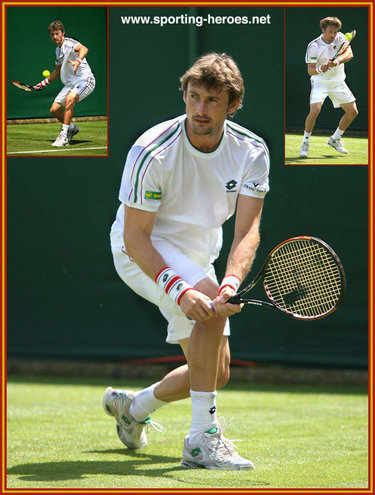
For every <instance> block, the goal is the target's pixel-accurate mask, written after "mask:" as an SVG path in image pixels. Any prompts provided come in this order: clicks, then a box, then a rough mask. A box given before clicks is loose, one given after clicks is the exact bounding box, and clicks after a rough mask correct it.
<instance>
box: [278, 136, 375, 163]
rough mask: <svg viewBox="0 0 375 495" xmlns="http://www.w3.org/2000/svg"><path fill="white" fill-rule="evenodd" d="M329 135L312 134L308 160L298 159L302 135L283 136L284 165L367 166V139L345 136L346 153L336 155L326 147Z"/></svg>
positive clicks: (335, 152) (336, 153) (343, 139)
mask: <svg viewBox="0 0 375 495" xmlns="http://www.w3.org/2000/svg"><path fill="white" fill-rule="evenodd" d="M329 137H330V134H329V133H327V134H326V135H325V134H324V135H318V134H312V136H311V138H310V150H309V156H308V158H300V157H299V150H300V147H301V144H302V138H303V133H301V134H286V135H285V164H287V165H368V163H369V160H368V139H367V137H363V136H349V135H345V134H344V136H343V138H342V141H343V143H344V147H345V148H346V149H347V150H348V153H347V154H346V155H344V154H343V153H338V152H337V151H336V150H335V149H333V148H332V147H331V146H328V145H327V141H328V139H329Z"/></svg>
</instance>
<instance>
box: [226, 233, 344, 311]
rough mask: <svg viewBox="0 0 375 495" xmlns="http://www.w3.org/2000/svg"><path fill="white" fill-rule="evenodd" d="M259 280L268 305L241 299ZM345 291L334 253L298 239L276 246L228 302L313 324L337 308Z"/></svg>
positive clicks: (306, 239)
mask: <svg viewBox="0 0 375 495" xmlns="http://www.w3.org/2000/svg"><path fill="white" fill-rule="evenodd" d="M260 279H262V281H263V286H264V289H265V291H266V294H267V296H268V298H269V300H270V301H271V302H266V301H259V300H257V299H247V298H245V297H243V296H244V295H245V294H246V293H247V292H248V291H250V290H251V289H252V288H253V287H254V285H255V284H256V283H257V282H258V281H259V280H260ZM345 289H346V280H345V272H344V268H343V266H342V264H341V262H340V260H339V257H338V256H337V254H336V253H335V252H334V251H333V249H332V248H330V247H329V246H328V244H326V243H325V242H324V241H322V240H320V239H317V238H316V237H310V236H299V237H292V238H290V239H287V240H285V241H283V242H282V243H281V244H279V245H278V246H276V247H275V248H274V249H273V250H272V251H271V252H270V254H269V255H268V258H267V260H266V261H265V263H264V264H263V266H262V268H261V270H260V271H259V273H258V275H257V276H256V277H255V278H254V280H253V281H252V282H250V284H248V285H246V287H244V288H243V289H242V290H241V291H240V292H238V293H237V294H236V295H234V296H232V297H230V298H229V300H228V302H231V303H233V304H241V303H244V304H252V305H256V306H264V307H266V308H271V309H276V310H279V311H281V312H282V313H284V314H286V315H288V316H291V317H292V318H296V319H298V320H315V319H318V318H323V317H324V316H327V315H329V314H330V313H332V312H333V311H334V310H335V309H337V308H338V306H339V305H340V304H341V302H342V300H343V298H344V295H345Z"/></svg>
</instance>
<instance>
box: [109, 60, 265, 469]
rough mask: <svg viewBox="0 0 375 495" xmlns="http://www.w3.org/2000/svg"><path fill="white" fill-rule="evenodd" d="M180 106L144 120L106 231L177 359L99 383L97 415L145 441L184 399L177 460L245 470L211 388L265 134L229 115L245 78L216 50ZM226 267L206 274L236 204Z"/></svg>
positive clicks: (244, 256) (190, 78)
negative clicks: (147, 125)
mask: <svg viewBox="0 0 375 495" xmlns="http://www.w3.org/2000/svg"><path fill="white" fill-rule="evenodd" d="M180 80H181V90H182V91H183V98H184V102H185V105H186V114H185V115H181V116H179V117H176V118H174V119H172V120H169V121H167V122H163V123H161V124H158V125H156V126H155V127H152V128H151V129H150V130H148V131H147V132H145V133H144V134H143V135H142V136H141V137H140V138H139V139H138V140H137V141H136V142H135V144H134V145H133V147H132V148H131V149H130V151H129V153H128V156H127V159H126V163H125V168H124V173H123V177H122V182H121V187H120V195H119V199H120V201H121V204H120V206H119V209H118V211H117V217H116V220H115V222H114V224H113V226H112V229H111V245H112V253H113V258H114V264H115V267H116V270H117V272H118V274H119V275H120V277H121V278H122V280H123V281H124V282H125V283H126V284H127V285H128V286H129V287H130V288H131V289H133V290H134V292H136V293H137V294H139V295H140V296H141V297H143V298H145V299H147V300H148V301H150V302H151V303H153V304H155V305H156V306H158V307H159V308H160V311H161V313H162V314H163V315H164V317H165V318H166V319H167V321H168V333H167V338H166V341H167V342H169V343H171V344H179V345H180V346H181V348H182V350H183V352H184V354H185V357H186V360H187V365H183V366H181V367H179V368H176V369H174V370H173V371H171V372H170V373H169V374H167V375H166V376H165V377H164V378H163V379H162V380H161V381H160V382H157V383H154V384H152V385H151V386H150V387H148V388H146V389H144V390H141V391H139V392H136V393H134V392H132V391H129V390H116V389H112V388H111V387H109V388H108V389H107V390H106V393H105V395H104V398H103V406H104V409H105V411H106V412H107V413H108V414H109V415H111V416H114V417H115V419H116V421H117V433H118V435H119V437H120V439H121V440H122V442H123V443H124V444H125V445H126V446H127V447H129V448H133V449H135V448H143V447H145V446H146V445H147V438H146V432H145V426H146V425H147V424H149V423H151V425H154V426H155V424H154V423H153V422H152V421H151V420H150V414H151V413H153V412H154V411H155V410H156V409H158V408H160V407H162V406H164V405H165V404H168V403H170V402H173V401H176V400H179V399H184V398H186V397H189V396H190V397H191V403H192V420H191V426H190V430H189V434H188V435H187V436H186V437H185V441H184V447H183V457H182V461H181V465H182V466H184V467H188V468H196V467H205V468H209V469H252V468H253V467H254V466H253V464H252V462H251V461H249V460H247V459H244V458H242V457H241V456H240V455H239V454H238V453H237V451H236V449H235V446H234V444H233V443H232V442H231V441H230V440H228V439H226V438H225V437H224V436H223V430H224V428H225V426H224V425H223V424H222V423H220V422H219V420H218V415H217V411H216V394H217V392H216V391H217V389H218V388H220V387H223V386H224V385H225V384H226V383H227V382H228V380H229V361H230V351H229V343H228V336H229V334H230V331H229V320H228V318H229V317H230V316H232V315H234V314H236V313H238V312H239V311H241V309H242V306H240V305H234V304H230V303H228V302H227V300H228V298H229V297H230V296H232V295H234V294H235V293H236V290H237V289H238V287H239V285H240V283H241V281H242V280H243V278H244V277H245V275H246V273H247V272H248V270H249V269H250V266H251V264H252V261H253V259H254V256H255V251H256V249H257V246H258V243H259V224H260V219H261V212H262V205H263V198H264V196H265V194H266V193H267V191H268V189H269V186H268V172H269V154H268V149H267V146H266V145H265V143H264V141H263V140H262V139H261V138H259V137H258V136H256V135H255V134H253V133H252V132H250V131H248V130H247V129H245V128H243V127H241V126H240V125H238V124H235V123H232V122H231V121H230V120H228V117H232V116H233V115H234V114H235V113H236V111H237V110H238V109H239V108H241V106H242V99H243V95H244V85H243V80H242V76H241V73H240V71H239V69H238V67H237V65H236V63H235V62H234V61H233V60H232V58H231V57H229V56H228V55H226V54H221V55H219V54H216V53H210V54H208V55H204V56H202V57H201V58H199V59H198V60H197V61H196V63H195V64H194V65H193V66H192V67H191V68H190V69H189V70H188V71H187V72H186V73H185V74H184V75H183V76H182V77H181V79H180ZM236 205H237V213H236V222H235V232H234V239H233V242H232V247H231V250H230V254H229V256H228V260H227V267H226V273H225V276H224V278H223V279H222V281H221V283H218V282H217V279H216V276H215V271H214V268H213V265H212V263H213V262H214V260H215V259H216V258H217V257H218V255H219V252H220V248H221V245H222V227H221V226H222V224H223V223H224V222H225V221H226V220H227V219H228V218H230V217H231V216H232V215H233V214H234V212H235V209H236Z"/></svg>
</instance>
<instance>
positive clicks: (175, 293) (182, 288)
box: [155, 266, 193, 304]
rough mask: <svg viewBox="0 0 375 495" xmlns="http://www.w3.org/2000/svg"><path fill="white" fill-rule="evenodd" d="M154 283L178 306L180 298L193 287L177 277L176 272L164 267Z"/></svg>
mask: <svg viewBox="0 0 375 495" xmlns="http://www.w3.org/2000/svg"><path fill="white" fill-rule="evenodd" d="M155 282H156V283H157V284H158V286H159V287H161V288H162V289H163V291H164V292H165V293H166V294H167V295H168V296H170V297H171V298H172V299H173V300H174V302H176V303H177V304H180V300H181V297H182V296H183V295H184V294H185V292H187V291H188V290H191V289H192V288H193V287H191V285H189V284H188V283H187V282H185V281H184V280H182V278H181V277H180V276H179V275H177V273H176V272H174V271H173V270H172V268H169V266H166V267H165V268H163V269H162V270H160V272H159V273H158V274H157V275H156V277H155Z"/></svg>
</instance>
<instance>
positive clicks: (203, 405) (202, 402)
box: [189, 390, 219, 445]
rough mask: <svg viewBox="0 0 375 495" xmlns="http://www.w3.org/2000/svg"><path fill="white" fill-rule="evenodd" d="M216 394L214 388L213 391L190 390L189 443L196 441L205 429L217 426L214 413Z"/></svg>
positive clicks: (192, 443)
mask: <svg viewBox="0 0 375 495" xmlns="http://www.w3.org/2000/svg"><path fill="white" fill-rule="evenodd" d="M216 395H217V392H216V390H215V391H214V392H195V391H194V390H190V397H191V407H192V417H191V427H190V431H189V444H190V445H194V444H195V443H197V442H198V441H199V439H200V437H201V436H202V435H203V433H204V432H205V431H208V430H211V428H217V427H218V426H219V422H218V420H217V413H216Z"/></svg>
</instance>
